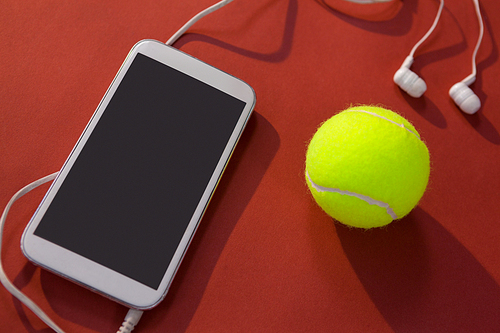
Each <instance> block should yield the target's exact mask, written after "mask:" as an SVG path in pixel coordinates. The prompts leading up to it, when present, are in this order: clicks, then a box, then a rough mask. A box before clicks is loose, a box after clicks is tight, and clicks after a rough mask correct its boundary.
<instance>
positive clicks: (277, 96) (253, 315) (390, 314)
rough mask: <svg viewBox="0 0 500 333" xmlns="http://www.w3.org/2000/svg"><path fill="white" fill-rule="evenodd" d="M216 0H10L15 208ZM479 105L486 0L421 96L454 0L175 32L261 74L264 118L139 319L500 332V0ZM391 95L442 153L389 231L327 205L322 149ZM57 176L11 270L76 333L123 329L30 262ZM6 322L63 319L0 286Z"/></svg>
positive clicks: (8, 261)
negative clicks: (466, 106)
mask: <svg viewBox="0 0 500 333" xmlns="http://www.w3.org/2000/svg"><path fill="white" fill-rule="evenodd" d="M212 3H213V1H212V0H197V1H182V0H175V1H173V0H168V1H167V0H164V1H158V0H156V1H144V0H140V1H139V0H134V1H61V0H53V1H31V0H25V1H18V0H8V1H3V3H2V5H1V7H2V8H1V10H0V25H1V26H0V44H1V47H0V82H1V89H0V105H1V112H0V175H1V176H0V189H1V190H0V207H2V209H3V207H4V206H5V205H6V203H7V201H8V200H9V198H10V197H11V196H12V195H13V194H14V193H15V192H16V191H17V190H18V189H20V188H21V187H23V186H24V185H26V184H27V183H30V182H31V181H34V180H36V179H38V178H41V177H43V176H45V175H47V174H50V173H52V172H55V171H57V170H58V169H59V168H60V167H61V165H62V163H63V162H64V160H65V158H66V156H67V155H68V154H69V152H70V151H71V149H72V147H73V145H74V144H75V142H76V140H77V139H78V137H79V135H80V133H81V132H82V130H83V128H84V126H85V125H86V123H87V121H88V120H89V119H90V117H91V115H92V113H93V112H94V110H95V108H96V107H97V105H98V103H99V101H100V99H101V97H102V96H103V94H104V92H105V91H106V89H107V87H108V85H109V84H110V83H111V80H112V79H113V77H114V75H115V74H116V72H117V70H118V69H119V67H120V65H121V63H122V61H123V60H124V58H125V56H126V55H127V53H128V51H129V50H130V48H131V47H132V46H133V45H134V44H135V43H136V42H137V41H139V40H141V39H145V38H153V39H158V40H161V41H166V40H167V39H168V38H169V37H170V36H171V35H172V34H173V33H174V32H175V31H176V30H177V29H178V28H179V27H180V26H182V25H183V24H184V23H185V22H186V21H187V20H188V19H189V18H191V17H192V16H193V15H194V14H196V13H197V12H199V11H200V10H202V9H204V8H206V7H208V6H209V5H211V4H212ZM481 6H482V10H483V15H484V21H485V35H484V39H483V44H482V46H481V48H480V50H479V53H478V57H477V63H478V75H477V81H476V83H474V84H473V85H472V88H473V89H474V91H475V92H476V94H477V95H478V96H479V97H480V99H481V101H482V103H483V107H482V109H481V110H480V111H479V112H478V113H477V114H476V115H472V116H469V115H465V114H463V113H461V112H460V111H459V110H458V109H457V107H456V106H455V105H454V103H453V102H452V101H451V100H450V98H449V97H448V93H447V92H448V89H449V88H450V87H451V86H452V85H453V84H454V83H456V82H458V81H460V80H462V79H463V78H464V77H466V76H467V75H469V74H470V72H471V65H470V59H471V54H472V51H473V48H474V45H475V43H476V40H477V36H478V23H477V20H476V16H475V14H474V11H473V10H474V9H473V4H472V1H465V0H463V1H450V0H449V1H447V4H446V7H445V10H444V11H443V15H442V19H441V21H440V23H439V25H438V27H437V29H436V31H435V32H434V34H433V35H432V36H431V38H430V39H429V40H427V41H426V42H425V43H424V44H423V45H422V47H421V48H420V49H419V50H418V51H417V54H416V61H415V63H414V65H413V66H412V69H413V70H414V71H415V72H417V73H418V74H419V75H421V76H422V77H423V78H424V79H425V81H426V82H427V85H428V91H427V92H426V93H425V95H424V97H422V98H420V99H413V98H411V97H408V96H407V95H406V94H404V93H403V92H402V91H401V90H400V89H399V88H398V87H396V86H395V85H394V83H393V82H392V76H393V75H394V72H395V71H396V70H397V69H398V68H399V66H400V65H401V63H402V62H403V60H404V58H405V57H406V56H407V55H408V53H409V52H410V50H411V48H412V47H413V45H414V44H415V43H416V42H417V41H418V40H419V39H420V38H421V37H422V36H423V35H424V34H425V32H426V31H427V29H428V28H429V27H430V25H431V23H432V21H433V19H434V15H435V13H436V10H437V7H438V1H437V0H418V1H417V0H405V1H400V0H397V1H395V2H392V3H389V4H377V5H369V6H362V5H356V4H349V3H347V2H345V1H342V0H316V1H315V0H251V1H250V0H235V1H234V2H233V3H231V4H229V5H228V6H227V7H224V8H223V9H221V10H219V11H217V12H215V13H213V14H211V15H210V16H207V17H205V18H204V19H203V20H201V21H200V22H198V23H197V24H196V25H195V26H194V27H192V28H191V29H190V30H189V33H188V34H186V35H184V36H183V37H182V38H181V39H180V40H179V41H178V42H177V43H176V44H175V47H177V48H180V49H181V50H183V51H184V52H187V53H189V54H191V55H193V56H195V57H197V58H199V59H201V60H203V61H205V62H207V63H209V64H211V65H213V66H215V67H218V68H220V69H222V70H224V71H226V72H228V73H230V74H232V75H234V76H236V77H239V78H241V79H243V80H244V81H246V82H248V83H249V84H250V85H251V86H252V87H253V88H254V89H255V91H256V94H257V104H256V108H255V114H254V115H253V116H252V118H251V119H250V123H249V125H248V128H247V129H246V131H245V132H244V135H243V138H242V140H241V142H240V144H239V146H238V147H237V149H236V152H235V154H234V156H233V159H232V160H231V162H230V164H229V167H228V169H227V171H226V173H225V175H224V177H223V179H222V181H221V183H220V186H219V188H218V189H217V191H216V193H215V197H214V198H213V201H212V203H211V205H210V206H209V208H208V211H207V213H206V215H205V217H204V218H203V221H202V224H201V226H200V229H199V232H198V233H197V235H196V236H195V239H194V241H193V244H192V246H191V248H190V250H189V251H188V253H187V257H186V258H185V261H184V262H183V264H182V266H181V268H180V271H179V274H178V276H177V277H176V279H175V281H174V283H173V286H172V288H171V291H170V292H169V294H168V295H167V297H166V298H165V300H164V301H163V302H162V303H161V304H160V305H158V306H157V307H156V308H154V309H152V310H150V311H147V312H145V314H144V316H143V319H142V321H141V322H140V323H139V326H138V328H137V332H166V331H168V332H391V331H393V332H499V331H500V286H499V282H500V245H499V244H500V227H499V218H498V216H499V215H500V204H499V199H500V194H499V192H500V173H499V166H498V165H499V162H500V134H499V132H500V112H499V110H498V109H499V108H498V105H500V94H499V93H498V90H499V88H500V83H499V78H500V64H499V60H498V57H499V51H498V43H497V38H498V36H499V35H500V20H498V17H500V2H498V1H496V0H483V1H481ZM358 103H365V104H367V103H369V104H379V103H380V104H383V105H385V106H387V107H389V108H392V109H394V110H397V111H399V112H400V113H401V114H403V115H404V116H405V117H407V118H408V119H409V120H410V121H411V122H412V123H413V124H414V125H415V127H416V128H417V129H418V130H419V132H420V134H421V135H422V137H423V138H424V140H425V141H426V143H427V145H428V147H429V150H430V153H431V160H432V170H431V180H430V184H429V187H428V189H427V192H426V193H425V195H424V197H423V199H422V201H421V202H420V204H419V206H418V207H417V208H416V209H415V210H414V211H413V212H412V213H410V214H409V215H408V216H407V217H406V218H404V219H402V220H400V221H397V222H395V223H393V224H391V225H389V226H388V227H386V228H384V229H378V230H371V231H362V230H351V229H348V228H346V227H343V226H342V225H339V224H337V223H335V222H334V221H333V220H332V219H331V218H329V217H328V216H326V215H325V214H324V213H323V212H322V211H321V209H320V208H318V207H317V206H316V204H315V203H314V202H313V200H312V198H311V196H310V194H309V193H308V190H307V187H306V185H305V183H304V177H303V172H304V155H305V150H306V144H307V142H308V140H309V139H310V138H311V136H312V134H313V133H314V131H315V129H316V127H317V126H318V125H319V124H320V123H321V122H322V121H324V120H326V119H327V118H329V117H331V116H332V115H334V114H335V113H337V112H338V111H340V110H342V109H344V108H346V107H347V106H349V105H350V104H358ZM46 189H47V185H45V186H44V187H43V188H40V189H37V190H35V191H33V192H32V193H30V194H28V195H26V196H25V197H23V198H22V199H20V200H19V201H18V202H17V203H16V205H14V207H13V209H12V211H11V214H10V215H9V219H8V221H7V224H6V228H5V235H4V247H3V253H2V260H3V261H4V265H5V269H6V272H7V274H8V275H9V277H10V278H11V279H12V280H13V281H14V282H15V284H16V285H17V286H18V287H19V288H21V289H22V290H23V291H24V292H25V293H26V294H27V295H29V296H30V297H32V298H33V299H34V300H35V301H36V302H37V303H38V304H39V305H40V306H41V307H42V308H43V309H44V310H45V311H47V313H48V314H49V315H50V316H51V317H52V318H53V319H54V320H55V321H56V322H57V323H58V324H59V325H60V326H61V327H62V328H63V329H65V330H66V331H68V332H113V331H116V330H117V328H118V327H119V325H120V324H121V321H122V319H123V317H124V315H125V313H126V311H127V310H126V308H124V307H123V306H121V305H118V304H116V303H114V302H112V301H110V300H107V299H105V298H103V297H101V296H99V295H97V294H94V293H92V292H90V291H88V290H86V289H84V288H81V287H79V286H77V285H74V284H73V283H71V282H68V281H66V280H64V279H62V278H60V277H57V276H55V275H53V274H51V273H48V272H46V271H43V270H41V269H40V268H37V267H35V266H34V265H32V264H30V263H29V262H28V261H27V260H26V258H25V257H24V256H23V255H22V253H21V250H20V247H19V241H20V237H21V233H22V231H23V229H24V227H25V225H26V223H27V222H28V220H29V218H30V216H31V215H32V214H33V212H34V210H35V209H36V207H37V205H38V203H39V201H40V200H41V198H42V196H43V194H44V191H46ZM0 323H2V324H1V328H0V331H2V332H46V331H47V330H48V329H47V327H46V326H45V324H44V323H43V322H41V321H40V320H39V319H38V318H36V317H35V316H34V315H33V314H32V313H31V312H30V311H29V310H27V309H26V308H25V307H24V306H22V305H21V304H20V302H19V301H17V300H16V299H14V298H13V297H12V296H11V295H10V294H9V293H8V292H7V291H5V290H4V289H3V288H2V289H0Z"/></svg>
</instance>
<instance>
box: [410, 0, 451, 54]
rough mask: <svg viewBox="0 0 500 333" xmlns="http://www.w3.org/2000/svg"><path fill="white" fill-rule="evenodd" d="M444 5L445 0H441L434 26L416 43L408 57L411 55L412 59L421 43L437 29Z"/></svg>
mask: <svg viewBox="0 0 500 333" xmlns="http://www.w3.org/2000/svg"><path fill="white" fill-rule="evenodd" d="M443 7H444V0H440V4H439V9H438V12H437V14H436V18H435V19H434V22H433V23H432V26H431V27H430V29H429V31H427V33H426V34H425V35H424V37H422V38H421V39H420V40H419V41H418V42H417V44H415V46H414V47H413V49H412V50H411V52H410V55H409V56H408V57H411V59H413V57H414V55H415V52H416V51H417V49H418V48H419V47H420V45H421V44H422V43H423V42H424V41H425V40H426V39H427V38H429V36H430V35H431V33H432V32H433V31H434V29H436V26H437V24H438V21H439V18H440V17H441V12H442V11H443Z"/></svg>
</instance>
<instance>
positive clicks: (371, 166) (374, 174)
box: [305, 105, 430, 229]
mask: <svg viewBox="0 0 500 333" xmlns="http://www.w3.org/2000/svg"><path fill="white" fill-rule="evenodd" d="M429 172H430V162H429V151H428V150H427V146H426V145H425V143H424V142H423V141H422V139H421V138H420V135H419V134H418V132H417V131H416V130H415V128H414V127H413V125H412V124H410V122H408V121H407V120H406V119H405V118H403V117H402V116H400V115H398V114H397V113H395V112H393V111H390V110H387V109H384V108H381V107H375V106H365V105H362V106H357V107H351V108H349V109H347V110H344V111H342V112H340V113H338V114H337V115H335V116H333V117H332V118H330V119H329V120H327V121H326V122H324V123H323V124H322V125H321V126H320V127H319V129H318V131H317V132H316V134H314V136H313V138H312V139H311V142H310V143H309V147H308V148H307V154H306V170H305V178H306V182H307V185H308V187H309V189H310V191H311V193H312V195H313V197H314V199H315V200H316V202H317V203H318V205H319V206H320V207H321V208H323V210H324V211H325V212H326V213H327V214H328V215H330V216H332V217H333V218H334V219H336V220H337V221H339V222H341V223H343V224H346V225H349V226H353V227H359V228H367V229H368V228H374V227H381V226H384V225H387V224H389V223H391V222H392V221H393V220H395V219H400V218H402V217H403V216H405V215H407V214H408V213H409V212H410V211H411V210H412V209H413V208H414V207H415V206H416V205H417V203H418V202H419V200H420V198H421V197H422V195H423V194H424V192H425V188H426V187H427V183H428V180H429Z"/></svg>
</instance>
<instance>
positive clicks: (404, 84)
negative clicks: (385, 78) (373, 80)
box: [394, 67, 427, 98]
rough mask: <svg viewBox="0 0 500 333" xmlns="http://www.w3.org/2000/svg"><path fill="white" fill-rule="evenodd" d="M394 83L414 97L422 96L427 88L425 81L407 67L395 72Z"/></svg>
mask: <svg viewBox="0 0 500 333" xmlns="http://www.w3.org/2000/svg"><path fill="white" fill-rule="evenodd" d="M394 83H396V84H397V85H398V86H399V87H400V88H401V89H403V90H404V91H406V92H407V93H408V95H410V96H411V97H414V98H419V97H421V96H422V95H423V94H424V92H425V91H426V90H427V85H426V84H425V81H424V80H422V79H421V78H420V77H419V76H418V75H417V74H415V73H414V72H412V71H411V70H409V69H408V68H406V67H401V68H400V69H398V70H397V72H396V73H395V74H394Z"/></svg>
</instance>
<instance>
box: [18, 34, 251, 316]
mask: <svg viewBox="0 0 500 333" xmlns="http://www.w3.org/2000/svg"><path fill="white" fill-rule="evenodd" d="M254 105H255V93H254V91H253V89H252V88H251V87H250V86H249V85H248V84H246V83H245V82H243V81H241V80H239V79H237V78H235V77H233V76H231V75H229V74H227V73H224V72H222V71H221V70H218V69H216V68H214V67H212V66H210V65H208V64H206V63H204V62H202V61H200V60H198V59H196V58H193V57H191V56H189V55H187V54H185V53H183V52H181V51H179V50H177V49H174V48H172V47H169V46H167V45H165V44H163V43H161V42H158V41H154V40H144V41H141V42H139V43H137V44H136V45H135V46H134V47H133V48H132V50H131V51H130V52H129V54H128V56H127V58H126V59H125V61H124V63H123V64H122V66H121V68H120V70H119V71H118V73H117V75H116V76H115V78H114V80H113V82H112V83H111V85H110V87H109V88H108V90H107V92H106V94H105V95H104V97H103V99H102V100H101V102H100V104H99V106H98V107H97V109H96V111H95V112H94V114H93V116H92V118H91V120H90V121H89V123H88V124H87V126H86V128H85V130H84V131H83V133H82V135H81V136H80V138H79V140H78V142H77V143H76V145H75V146H74V148H73V150H72V152H71V154H70V155H69V157H68V158H67V160H66V162H65V163H64V165H63V167H62V168H61V170H60V172H59V174H58V176H57V177H56V179H55V180H54V182H53V183H52V185H51V187H50V188H49V190H48V192H47V193H46V195H45V196H44V198H43V200H42V201H41V203H40V205H39V207H38V209H37V210H36V212H35V213H34V215H33V217H32V218H31V220H30V222H29V224H28V226H27V227H26V229H25V231H24V233H23V236H22V239H21V248H22V251H23V253H24V255H25V256H26V257H27V258H28V259H29V260H30V261H32V262H33V263H35V264H37V265H39V266H41V267H43V268H45V269H48V270H50V271H52V272H54V273H56V274H58V275H61V276H63V277H65V278H68V279H70V280H72V281H74V282H76V283H78V284H80V285H83V286H86V287H88V288H90V289H92V290H94V291H96V292H98V293H100V294H102V295H104V296H107V297H109V298H111V299H113V300H115V301H118V302H120V303H122V304H124V305H126V306H129V307H133V308H137V309H149V308H152V307H154V306H155V305H157V304H158V303H159V302H160V301H161V300H162V299H163V298H164V297H165V295H166V293H167V290H168V288H169V286H170V284H171V282H172V279H173V278H174V275H175V273H176V271H177V269H178V267H179V265H180V263H181V260H182V258H183V257H184V254H185V252H186V250H187V248H188V246H189V244H190V242H191V240H192V238H193V235H194V233H195V231H196V229H197V227H198V224H199V223H200V220H201V218H202V216H203V213H204V212H205V209H206V207H207V205H208V203H209V201H210V198H211V197H212V194H213V192H214V190H215V188H216V186H217V184H218V182H219V179H220V177H221V175H222V173H223V171H224V168H225V166H226V164H227V163H228V160H229V158H230V156H231V154H232V152H233V149H234V148H235V146H236V143H237V142H238V139H239V138H240V135H241V133H242V131H243V129H244V127H245V125H246V123H247V120H248V118H249V117H250V115H251V113H252V110H253V108H254Z"/></svg>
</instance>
